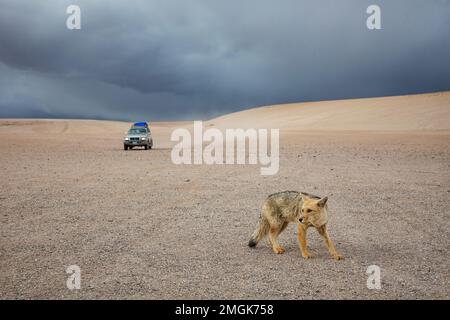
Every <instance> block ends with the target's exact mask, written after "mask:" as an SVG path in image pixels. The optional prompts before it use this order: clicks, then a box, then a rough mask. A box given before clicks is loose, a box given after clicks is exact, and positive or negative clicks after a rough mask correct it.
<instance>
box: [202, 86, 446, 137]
mask: <svg viewBox="0 0 450 320" xmlns="http://www.w3.org/2000/svg"><path fill="white" fill-rule="evenodd" d="M210 123H212V124H214V125H216V126H218V127H235V126H240V127H243V128H254V127H256V128H280V129H296V130H389V131H390V130H395V131H401V130H449V129H450V92H439V93H431V94H421V95H408V96H396V97H383V98H370V99H352V100H335V101H323V102H309V103H293V104H285V105H275V106H268V107H261V108H254V109H250V110H244V111H241V112H236V113H232V114H227V115H224V116H222V117H218V118H215V119H212V120H211V121H210Z"/></svg>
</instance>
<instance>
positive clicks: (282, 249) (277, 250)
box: [273, 247, 285, 254]
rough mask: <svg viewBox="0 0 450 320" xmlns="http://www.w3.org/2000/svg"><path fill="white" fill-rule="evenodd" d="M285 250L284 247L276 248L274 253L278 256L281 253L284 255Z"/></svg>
mask: <svg viewBox="0 0 450 320" xmlns="http://www.w3.org/2000/svg"><path fill="white" fill-rule="evenodd" d="M284 251H285V250H284V248H282V247H274V248H273V252H275V253H276V254H281V253H284Z"/></svg>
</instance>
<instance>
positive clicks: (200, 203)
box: [0, 93, 450, 299]
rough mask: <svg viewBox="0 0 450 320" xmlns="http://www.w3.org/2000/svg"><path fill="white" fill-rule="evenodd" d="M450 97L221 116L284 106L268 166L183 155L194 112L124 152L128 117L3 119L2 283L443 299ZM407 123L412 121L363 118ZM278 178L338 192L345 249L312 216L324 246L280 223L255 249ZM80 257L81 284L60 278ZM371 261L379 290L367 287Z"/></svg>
mask: <svg viewBox="0 0 450 320" xmlns="http://www.w3.org/2000/svg"><path fill="white" fill-rule="evenodd" d="M448 97H449V94H448V93H441V94H431V95H424V96H410V97H397V98H386V99H369V100H352V101H348V102H347V103H346V102H344V101H339V102H325V103H314V104H309V103H308V104H301V105H289V106H280V107H273V108H263V109H256V110H250V111H244V112H242V113H237V114H232V115H229V116H225V117H221V118H219V119H215V120H213V121H212V122H214V123H217V124H218V125H226V124H227V123H230V124H233V126H239V127H244V126H245V125H249V124H252V122H251V121H252V120H255V121H257V122H258V125H264V124H268V123H269V122H270V123H272V124H273V123H274V122H275V120H276V121H277V125H279V127H282V128H284V129H282V137H281V145H280V171H279V172H278V174H277V175H274V176H261V175H260V174H259V166H255V165H239V166H232V165H227V166H225V165H222V166H220V165H213V166H208V165H203V166H201V165H174V164H173V163H172V162H171V160H170V152H171V148H170V146H171V145H172V143H171V142H170V141H169V137H170V133H171V132H172V130H173V129H174V128H177V127H180V126H186V127H190V126H191V123H155V124H153V125H152V130H153V134H154V137H155V149H153V150H148V151H145V150H133V151H128V152H125V151H123V149H122V144H121V138H122V135H123V133H124V131H125V130H126V129H127V128H128V125H129V124H128V123H122V122H108V121H88V120H0V150H1V152H0V163H1V167H0V176H1V177H2V182H1V184H0V228H1V229H0V231H1V238H0V270H1V272H0V297H1V298H41V299H42V298H43V299H46V298H151V299H157V298H186V299H192V298H257V299H278V298H288V299H303V298H314V299H318V298H336V299H339V298H345V299H349V298H356V299H359V298H369V299H385V298H395V299H396V298H436V299H449V297H450V292H449V289H448V266H449V263H450V262H449V258H448V257H449V253H450V251H449V250H450V249H449V243H448V230H449V227H450V226H449V219H448V212H449V210H450V197H449V195H450V178H449V177H450V175H449V174H450V133H449V132H448V131H434V130H437V129H449V126H448V123H449V114H448V110H449V104H448V100H449V98H448ZM393 103H394V104H395V105H392V104H393ZM332 106H335V107H336V109H340V110H341V109H342V110H346V112H345V113H344V114H341V113H340V112H338V111H337V110H335V109H334V107H332ZM358 106H361V107H360V108H359V107H358ZM396 106H397V107H398V112H399V114H400V115H401V116H399V115H398V114H397V113H396V112H395V110H396ZM425 109H427V111H424V110H425ZM327 110H328V111H327ZM369 116H370V118H368V117H369ZM340 118H341V119H342V121H344V120H345V121H347V122H345V123H347V124H348V126H344V125H343V123H344V122H342V121H337V119H340ZM350 120H351V121H350ZM294 124H295V125H294ZM332 124H335V126H334V127H333V128H334V129H335V130H334V131H330V128H327V130H322V131H320V130H312V131H304V130H301V131H296V130H288V129H290V128H299V127H301V128H315V129H317V128H325V127H327V126H328V125H332ZM300 125H302V126H300ZM394 125H398V126H399V127H396V126H394ZM350 128H351V129H359V130H360V131H347V130H345V129H350ZM399 128H401V129H402V130H407V129H408V130H411V131H403V132H375V131H370V132H369V131H364V130H363V131H361V129H366V130H368V129H370V130H374V129H382V130H394V129H399ZM338 129H339V130H338ZM424 129H432V130H428V131H421V130H424ZM284 133H290V134H284ZM282 190H301V191H307V192H311V193H315V194H318V195H328V196H329V199H330V200H329V206H330V219H331V220H330V227H329V228H330V235H331V237H332V239H333V240H334V241H335V244H336V247H337V249H338V250H339V251H340V252H341V253H342V254H343V255H344V256H345V258H346V259H345V260H344V261H339V262H336V261H333V260H331V259H330V258H329V256H328V254H327V252H326V250H325V247H324V245H323V243H322V240H321V239H320V237H319V236H318V235H317V233H316V232H315V231H314V230H311V232H310V237H309V247H310V251H311V252H312V253H313V255H314V258H313V259H311V260H308V261H306V260H303V259H302V258H301V257H300V254H299V250H298V248H297V243H296V237H295V232H296V231H295V228H294V226H289V227H288V228H287V230H286V231H285V232H284V233H283V234H282V235H281V237H280V243H281V245H282V246H284V247H285V249H286V253H285V254H283V255H275V254H273V253H272V252H271V251H270V250H269V248H268V246H267V242H266V241H263V242H262V243H261V244H260V245H259V246H258V247H257V248H256V249H250V248H248V247H247V241H248V238H249V236H250V234H251V233H252V231H253V229H254V227H255V224H256V221H257V218H258V215H259V208H260V206H261V203H262V201H263V200H264V198H265V197H266V196H267V195H268V194H270V193H273V192H276V191H282ZM72 264H76V265H79V266H80V267H81V270H82V289H81V290H80V291H70V290H68V289H67V288H66V286H65V281H66V278H67V274H66V273H65V269H66V267H67V266H68V265H72ZM372 264H376V265H379V266H380V267H381V270H382V289H381V290H380V291H373V290H368V289H367V287H366V280H367V276H366V273H365V272H366V268H367V267H368V266H369V265H372Z"/></svg>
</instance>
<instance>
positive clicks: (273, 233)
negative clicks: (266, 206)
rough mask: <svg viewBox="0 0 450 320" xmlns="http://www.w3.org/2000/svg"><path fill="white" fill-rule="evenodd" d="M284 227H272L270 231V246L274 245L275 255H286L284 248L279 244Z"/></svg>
mask: <svg viewBox="0 0 450 320" xmlns="http://www.w3.org/2000/svg"><path fill="white" fill-rule="evenodd" d="M282 229H284V228H283V226H279V225H271V226H270V230H269V241H270V244H271V245H272V250H273V252H275V253H284V251H285V250H284V249H283V247H282V246H280V245H279V244H278V240H277V238H278V235H279V234H280V233H281V231H282Z"/></svg>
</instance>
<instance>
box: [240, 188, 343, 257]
mask: <svg viewBox="0 0 450 320" xmlns="http://www.w3.org/2000/svg"><path fill="white" fill-rule="evenodd" d="M327 200H328V198H327V197H324V198H320V197H317V196H314V195H312V194H308V193H304V192H297V191H284V192H279V193H274V194H271V195H270V196H268V197H267V199H266V200H265V201H264V204H263V206H262V212H261V215H260V218H259V223H258V227H257V228H256V230H255V231H254V232H253V234H252V236H251V238H250V241H249V242H248V246H249V247H255V246H256V245H257V244H258V242H259V241H260V240H261V239H262V238H264V237H265V236H266V235H267V234H269V244H270V246H271V247H272V250H273V252H275V253H283V252H284V249H283V248H282V247H281V246H280V245H279V244H278V241H277V237H278V235H279V234H280V233H281V232H282V231H283V230H284V229H285V228H286V227H287V225H288V224H289V222H298V243H299V246H300V251H301V254H302V257H303V258H305V259H309V258H311V255H310V254H309V252H308V250H307V248H306V230H307V229H308V228H309V227H310V226H313V227H315V228H316V229H317V231H318V232H319V234H320V235H321V236H322V237H323V238H324V240H325V244H326V246H327V248H328V251H329V252H330V255H331V257H332V258H333V259H336V260H340V259H342V256H341V255H340V254H339V253H338V252H337V251H336V249H335V248H334V245H333V242H332V241H331V239H330V237H329V236H328V232H327V221H328V216H327Z"/></svg>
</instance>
